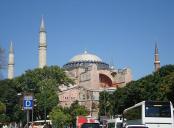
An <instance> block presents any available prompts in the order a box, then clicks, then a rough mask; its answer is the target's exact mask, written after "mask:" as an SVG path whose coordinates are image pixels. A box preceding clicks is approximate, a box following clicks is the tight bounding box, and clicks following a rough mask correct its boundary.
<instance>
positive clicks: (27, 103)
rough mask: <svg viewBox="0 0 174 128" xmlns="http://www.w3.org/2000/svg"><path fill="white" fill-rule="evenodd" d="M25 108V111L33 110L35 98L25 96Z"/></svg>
mask: <svg viewBox="0 0 174 128" xmlns="http://www.w3.org/2000/svg"><path fill="white" fill-rule="evenodd" d="M23 108H24V110H29V109H33V96H24V100H23Z"/></svg>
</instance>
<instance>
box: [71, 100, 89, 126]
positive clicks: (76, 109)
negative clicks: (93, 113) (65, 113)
mask: <svg viewBox="0 0 174 128" xmlns="http://www.w3.org/2000/svg"><path fill="white" fill-rule="evenodd" d="M69 112H70V115H71V117H72V123H73V125H75V123H76V117H77V116H79V115H82V116H87V114H88V111H87V109H86V108H85V107H84V106H81V105H79V103H78V101H75V102H74V103H72V104H71V107H70V111H69Z"/></svg>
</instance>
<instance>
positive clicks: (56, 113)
mask: <svg viewBox="0 0 174 128" xmlns="http://www.w3.org/2000/svg"><path fill="white" fill-rule="evenodd" d="M50 118H51V120H52V123H53V127H55V128H63V127H64V126H67V125H69V124H68V123H69V122H70V120H71V117H70V115H69V114H67V113H65V112H64V111H63V109H61V108H60V107H58V106H56V107H54V108H53V110H52V111H51V112H50Z"/></svg>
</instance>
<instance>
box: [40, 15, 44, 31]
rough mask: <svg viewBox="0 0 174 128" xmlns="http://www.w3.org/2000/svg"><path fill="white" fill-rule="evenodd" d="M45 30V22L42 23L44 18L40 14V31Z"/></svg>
mask: <svg viewBox="0 0 174 128" xmlns="http://www.w3.org/2000/svg"><path fill="white" fill-rule="evenodd" d="M42 31H43V32H45V24H44V18H43V16H42V19H41V25H40V32H42Z"/></svg>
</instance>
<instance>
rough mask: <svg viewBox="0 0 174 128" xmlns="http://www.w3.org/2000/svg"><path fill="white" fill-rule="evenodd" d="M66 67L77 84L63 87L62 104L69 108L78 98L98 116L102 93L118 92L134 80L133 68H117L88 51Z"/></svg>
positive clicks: (93, 114) (77, 56)
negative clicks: (100, 94) (118, 89)
mask: <svg viewBox="0 0 174 128" xmlns="http://www.w3.org/2000/svg"><path fill="white" fill-rule="evenodd" d="M63 68H64V69H65V71H66V74H67V76H68V77H70V78H71V79H73V80H74V81H75V85H71V86H69V87H67V86H61V87H60V90H61V91H60V92H59V93H58V94H59V101H60V105H61V106H63V107H69V106H70V105H71V104H72V103H73V102H74V101H76V100H78V101H79V104H81V105H84V106H86V108H87V109H88V111H89V112H90V114H91V115H92V116H95V117H97V115H98V105H99V93H100V92H102V91H109V92H112V91H115V90H116V89H117V88H119V87H124V86H125V85H126V83H128V82H130V81H131V80H132V74H131V69H130V68H124V69H115V68H113V67H112V66H110V65H109V64H107V63H106V62H103V61H102V59H101V58H100V57H98V56H96V55H95V54H91V53H88V52H87V51H85V52H84V53H82V54H79V55H75V56H74V57H72V58H71V59H70V60H69V62H68V63H66V64H65V65H64V66H63Z"/></svg>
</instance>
